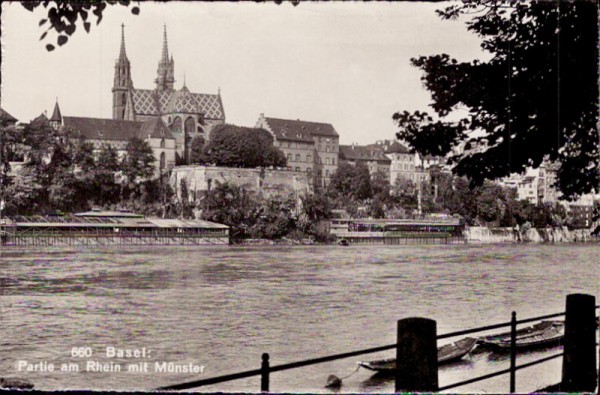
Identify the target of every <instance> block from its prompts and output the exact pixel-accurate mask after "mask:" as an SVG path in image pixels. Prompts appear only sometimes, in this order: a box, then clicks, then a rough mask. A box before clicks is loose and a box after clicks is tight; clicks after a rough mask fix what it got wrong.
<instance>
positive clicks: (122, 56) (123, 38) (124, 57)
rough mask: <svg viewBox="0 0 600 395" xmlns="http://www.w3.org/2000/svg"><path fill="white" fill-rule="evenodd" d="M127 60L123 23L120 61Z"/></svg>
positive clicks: (122, 26)
mask: <svg viewBox="0 0 600 395" xmlns="http://www.w3.org/2000/svg"><path fill="white" fill-rule="evenodd" d="M123 59H127V54H126V53H125V24H124V23H121V50H120V51H119V60H123Z"/></svg>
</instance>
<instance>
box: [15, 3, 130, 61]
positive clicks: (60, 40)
mask: <svg viewBox="0 0 600 395" xmlns="http://www.w3.org/2000/svg"><path fill="white" fill-rule="evenodd" d="M138 3H139V2H138ZM130 4H131V1H130V0H119V1H116V0H104V1H78V2H71V1H49V0H44V1H39V0H38V1H24V2H22V3H21V5H22V6H23V7H25V8H26V9H27V10H28V11H31V12H34V11H35V9H36V8H38V7H40V6H42V7H44V9H47V10H48V15H47V17H46V18H42V19H41V20H40V23H39V26H43V25H45V24H46V23H48V28H47V29H46V31H45V32H44V33H42V35H41V36H40V40H43V39H44V38H46V36H47V34H48V32H50V31H52V30H54V31H55V32H56V33H57V34H58V37H57V38H56V43H57V44H58V45H59V46H62V45H64V44H66V43H67V41H69V37H70V36H71V35H72V34H73V33H75V30H77V21H78V20H79V19H81V21H82V23H83V28H84V29H85V31H86V32H87V33H89V32H90V28H91V26H92V24H91V22H89V21H88V16H90V15H89V13H90V12H91V13H92V14H94V15H95V16H96V25H98V24H100V21H102V14H103V12H104V10H105V9H106V7H107V6H109V5H122V6H125V7H129V6H130ZM131 13H132V14H134V15H138V14H139V13H140V8H139V7H138V6H134V7H132V8H131ZM54 48H55V47H54V45H52V44H47V45H46V50H47V51H53V50H54Z"/></svg>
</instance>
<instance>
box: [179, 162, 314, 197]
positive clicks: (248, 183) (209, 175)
mask: <svg viewBox="0 0 600 395" xmlns="http://www.w3.org/2000/svg"><path fill="white" fill-rule="evenodd" d="M181 180H185V183H186V185H187V188H188V191H189V194H190V199H193V198H194V197H199V196H200V195H201V194H203V193H205V192H206V191H208V190H210V189H212V188H214V187H215V186H217V185H218V184H223V183H226V182H229V183H232V184H234V185H238V186H242V185H243V186H244V187H245V188H247V189H248V190H251V191H255V192H259V193H261V194H263V195H266V196H270V195H278V194H287V193H295V194H297V195H298V196H300V195H301V194H303V193H305V192H308V191H311V187H310V184H309V179H308V175H307V174H306V173H304V172H297V171H290V170H272V169H241V168H233V167H218V166H199V165H193V166H176V167H174V168H173V170H172V172H171V179H170V184H171V187H172V188H173V190H174V191H175V192H176V193H177V197H180V196H181Z"/></svg>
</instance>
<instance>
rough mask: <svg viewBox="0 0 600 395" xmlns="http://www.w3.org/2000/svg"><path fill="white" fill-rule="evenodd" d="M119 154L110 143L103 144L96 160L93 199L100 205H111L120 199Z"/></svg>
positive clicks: (92, 187)
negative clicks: (118, 180)
mask: <svg viewBox="0 0 600 395" xmlns="http://www.w3.org/2000/svg"><path fill="white" fill-rule="evenodd" d="M119 168H120V166H119V156H118V154H117V151H116V150H115V149H114V148H113V147H112V145H110V144H105V145H103V146H102V147H101V148H100V150H99V152H98V155H97V157H96V160H95V169H94V172H93V182H92V186H91V188H90V189H91V190H92V191H93V196H92V201H93V202H94V203H96V204H99V205H103V206H106V205H111V204H115V203H117V202H118V201H119V198H120V194H119V191H120V186H119V184H117V179H116V177H117V174H118V173H119V171H120V169H119Z"/></svg>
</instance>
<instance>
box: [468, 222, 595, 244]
mask: <svg viewBox="0 0 600 395" xmlns="http://www.w3.org/2000/svg"><path fill="white" fill-rule="evenodd" d="M464 235H465V239H466V240H467V243H474V244H478V243H579V242H593V241H598V238H597V237H593V236H592V235H591V231H590V230H589V229H575V230H569V229H568V228H567V227H560V228H544V229H535V228H532V229H528V230H526V231H520V230H518V229H516V228H488V227H484V226H471V227H468V228H466V229H465V231H464Z"/></svg>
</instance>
